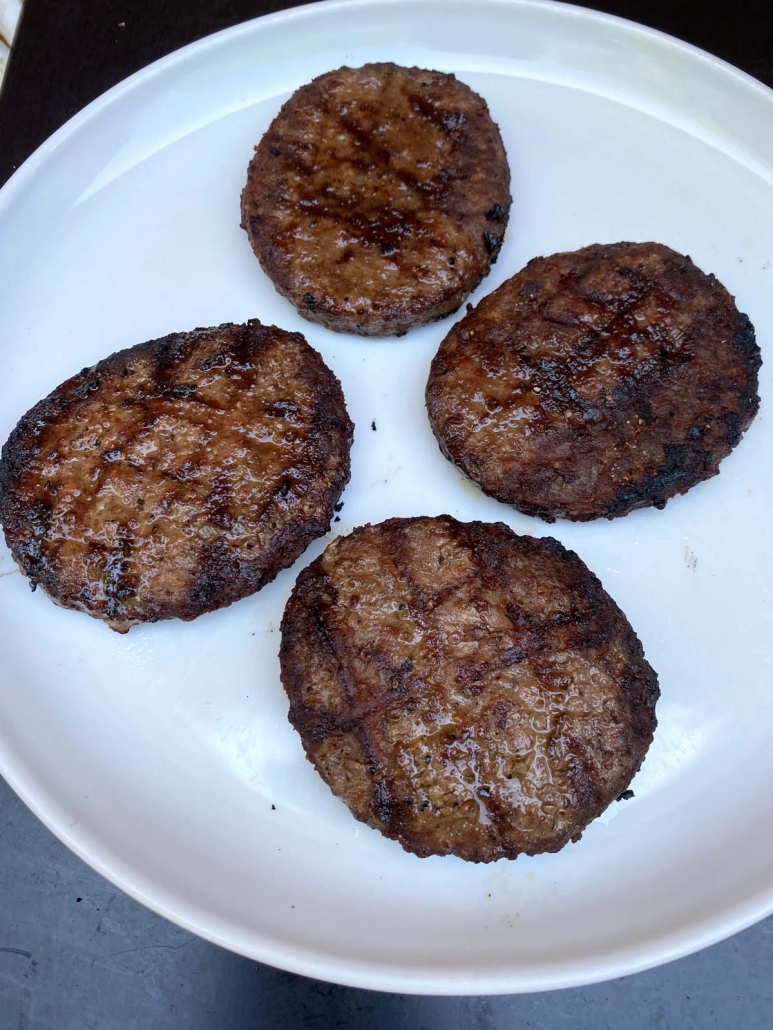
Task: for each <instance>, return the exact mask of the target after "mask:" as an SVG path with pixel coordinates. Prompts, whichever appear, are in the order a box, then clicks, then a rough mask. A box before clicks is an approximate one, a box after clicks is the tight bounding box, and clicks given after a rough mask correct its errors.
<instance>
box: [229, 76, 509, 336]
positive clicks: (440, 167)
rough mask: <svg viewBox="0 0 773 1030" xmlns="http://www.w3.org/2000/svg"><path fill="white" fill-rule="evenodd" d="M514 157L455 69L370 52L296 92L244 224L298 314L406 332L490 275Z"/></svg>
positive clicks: (254, 184)
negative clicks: (373, 58)
mask: <svg viewBox="0 0 773 1030" xmlns="http://www.w3.org/2000/svg"><path fill="white" fill-rule="evenodd" d="M509 185H510V169H509V167H508V163H507V156H506V154H505V150H504V147H503V145H502V139H501V137H500V135H499V130H498V128H497V126H496V125H495V124H494V122H493V121H492V119H491V116H490V114H489V110H488V107H487V106H486V102H485V101H484V100H483V99H482V98H481V97H479V96H478V94H477V93H474V92H473V91H472V90H471V89H470V88H469V86H466V85H465V84H464V83H463V82H459V81H458V79H456V78H455V77H454V76H453V75H446V74H443V73H442V72H436V71H425V70H422V69H420V68H402V67H399V66H398V65H395V64H367V65H365V66H364V67H362V68H339V69H338V70H337V71H333V72H328V73H327V74H325V75H321V76H319V78H316V79H314V80H313V82H310V83H309V84H308V85H306V86H303V87H302V88H301V89H299V90H297V91H296V92H295V93H294V94H293V95H292V97H291V98H290V99H289V100H288V101H287V103H286V104H285V105H284V107H283V108H282V109H281V111H280V112H279V114H278V115H277V117H276V118H275V119H274V121H273V122H272V123H271V125H270V126H269V128H268V130H267V132H266V133H265V135H264V136H263V139H262V140H261V142H260V144H259V146H258V147H257V148H256V152H255V156H254V158H253V159H252V163H251V164H250V167H249V172H248V178H247V185H246V187H245V189H244V192H243V194H242V225H243V227H244V228H245V229H246V231H247V234H248V236H249V239H250V243H251V244H252V248H253V250H254V251H255V254H256V255H257V257H258V259H259V260H260V263H261V265H262V266H263V270H264V271H265V273H266V275H268V276H269V278H270V279H271V280H272V282H273V283H274V285H275V286H276V288H277V290H278V291H279V292H280V293H281V294H282V295H283V296H284V297H287V298H288V299H289V300H290V301H291V302H292V303H293V304H294V305H295V307H296V308H297V309H298V311H299V312H300V313H301V315H303V316H304V318H308V319H310V320H311V321H314V322H320V323H321V324H322V325H324V326H327V327H328V328H329V329H335V330H338V331H341V332H349V333H358V334H360V335H363V336H391V335H398V336H399V335H402V334H403V333H405V332H407V331H408V330H409V329H411V328H412V327H413V326H417V325H424V324H426V323H427V322H433V321H435V320H436V319H439V318H443V317H444V316H446V315H448V314H450V313H451V312H453V311H456V309H457V308H458V307H459V306H460V304H461V303H462V301H463V300H464V299H465V297H467V295H468V294H469V293H470V292H471V291H472V290H474V289H475V287H476V286H477V285H478V283H479V282H480V281H481V279H482V278H483V277H484V276H485V275H487V274H488V272H489V269H490V267H491V264H492V263H493V262H494V261H495V260H496V256H497V254H498V252H499V248H500V247H501V245H502V240H503V238H504V233H505V227H506V225H507V218H508V214H509V211H510V202H511V198H510V189H509Z"/></svg>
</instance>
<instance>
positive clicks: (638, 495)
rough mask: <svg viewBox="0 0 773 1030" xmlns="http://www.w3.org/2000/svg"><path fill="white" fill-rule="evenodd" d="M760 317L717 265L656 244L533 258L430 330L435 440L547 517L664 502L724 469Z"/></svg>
mask: <svg viewBox="0 0 773 1030" xmlns="http://www.w3.org/2000/svg"><path fill="white" fill-rule="evenodd" d="M760 364H761V360H760V350H759V347H758V346H757V344H756V342H755V338H754V329H753V327H752V324H751V322H750V321H749V319H748V318H747V317H746V315H743V314H741V313H740V312H739V311H738V309H737V308H736V306H735V303H734V301H733V298H732V297H731V296H730V294H729V293H728V292H727V290H726V289H725V288H724V286H722V284H721V283H720V282H718V280H717V279H716V278H715V277H714V276H713V275H705V274H704V273H703V272H702V271H701V270H700V269H699V268H696V266H695V265H694V264H693V262H692V261H691V260H690V258H688V257H683V256H682V255H680V254H677V253H675V252H674V251H673V250H670V249H669V248H668V247H664V246H661V245H660V244H657V243H616V244H611V245H595V246H592V247H586V248H585V249H584V250H579V251H576V252H573V253H566V254H555V255H553V256H552V257H547V258H535V259H534V260H533V261H530V262H529V263H528V265H526V267H525V268H524V269H523V270H522V271H521V272H519V273H518V274H517V275H516V276H514V277H513V278H512V279H509V280H508V281H507V282H506V283H504V284H503V285H502V286H500V287H499V289H497V290H495V291H494V292H493V293H492V294H490V295H489V296H488V297H485V298H484V299H483V300H482V301H481V302H480V304H479V305H478V306H477V308H475V310H474V311H472V312H471V313H470V314H468V315H467V317H466V318H463V319H462V320H461V321H460V322H458V323H457V324H456V325H455V326H454V327H453V328H452V329H451V331H450V333H449V334H448V336H447V337H446V338H445V340H444V341H443V343H442V344H441V345H440V349H439V351H438V353H437V355H436V357H435V359H434V361H433V363H432V369H431V372H430V376H429V382H428V384H427V408H428V411H429V417H430V422H431V424H432V428H433V430H434V432H435V435H436V437H437V439H438V441H439V443H440V447H441V449H442V450H443V453H444V454H445V455H446V456H447V457H448V458H450V459H451V461H453V462H454V463H455V464H456V465H458V466H459V468H460V469H462V471H463V472H465V473H466V474H467V475H468V476H469V477H470V478H471V479H473V480H474V481H475V482H476V483H478V484H479V486H480V487H481V488H482V489H483V490H484V491H485V492H486V493H487V494H490V495H491V496H492V497H496V498H497V499H498V500H500V501H505V502H507V503H508V504H512V505H513V506H514V507H516V508H518V510H519V511H522V512H524V513H525V514H527V515H538V516H540V517H541V518H543V519H546V520H547V521H548V522H553V521H555V519H557V518H567V519H575V520H577V521H580V522H584V521H587V520H589V519H596V518H600V517H601V516H606V517H607V518H610V519H611V518H615V517H617V516H620V515H627V514H628V512H630V511H632V510H633V509H634V508H642V507H646V506H648V505H654V506H655V507H656V508H662V507H663V506H664V505H665V503H666V501H667V500H668V498H669V497H672V496H674V494H680V493H685V492H686V491H687V490H689V489H690V488H691V487H692V486H694V485H695V484H696V483H699V482H701V481H702V480H704V479H708V478H709V477H710V476H714V475H716V474H717V472H718V471H719V464H720V462H721V461H722V459H723V458H726V457H727V455H728V454H729V453H730V451H731V450H732V449H733V447H735V446H736V444H737V443H738V442H739V441H740V439H741V436H742V434H743V433H744V432H745V431H746V430H747V429H748V428H749V425H750V424H751V421H752V419H753V418H754V416H755V414H756V412H757V408H758V406H759V398H758V396H757V373H758V370H759V367H760Z"/></svg>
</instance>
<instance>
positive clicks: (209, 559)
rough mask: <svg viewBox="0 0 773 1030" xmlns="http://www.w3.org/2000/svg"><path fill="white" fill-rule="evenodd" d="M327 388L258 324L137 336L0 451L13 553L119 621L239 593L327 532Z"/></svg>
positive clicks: (70, 595) (151, 617)
mask: <svg viewBox="0 0 773 1030" xmlns="http://www.w3.org/2000/svg"><path fill="white" fill-rule="evenodd" d="M351 440H352V424H351V422H350V421H349V417H348V415H347V413H346V407H345V405H344V398H343V394H342V392H341V386H340V384H339V382H338V380H337V379H336V378H335V376H334V375H333V373H332V372H331V371H330V370H329V369H328V368H327V367H326V365H325V364H324V362H323V360H322V358H321V357H320V355H319V354H318V353H317V352H316V351H315V350H312V348H311V347H310V346H309V345H308V343H306V341H305V340H304V338H303V337H302V336H301V335H300V334H299V333H287V332H284V331H283V330H282V329H277V328H275V327H273V326H262V325H261V324H260V323H259V322H258V321H251V322H248V323H247V325H231V324H227V325H221V326H219V327H218V328H215V329H196V330H194V331H193V332H190V333H174V334H172V335H171V336H165V337H164V338H163V339H160V340H151V341H150V342H149V343H142V344H140V345H139V346H137V347H132V348H131V349H129V350H122V351H119V352H118V353H117V354H113V355H112V356H111V357H109V358H106V359H105V360H104V361H101V362H100V363H99V364H98V365H95V366H94V367H93V368H88V369H84V370H83V371H82V372H80V373H79V374H78V375H76V376H74V377H73V378H72V379H69V380H68V381H67V382H66V383H64V384H63V385H62V386H60V387H59V388H58V389H56V390H54V392H53V393H52V394H50V395H49V396H48V397H47V398H46V399H45V400H43V401H41V402H40V403H39V404H36V405H35V407H34V408H32V410H31V411H29V412H27V414H26V415H25V416H24V417H23V418H22V419H21V421H20V422H19V424H18V425H17V426H16V428H15V429H14V431H13V432H12V433H11V436H10V438H9V440H8V442H7V443H6V444H5V446H4V448H3V451H2V459H1V460H0V522H2V524H3V527H4V530H5V538H6V541H7V542H8V546H9V547H10V549H11V551H12V553H13V556H14V558H15V559H16V562H17V563H18V565H19V567H20V568H21V570H22V572H24V573H25V574H26V575H27V576H29V578H30V582H31V585H32V587H33V589H34V588H35V586H36V585H37V584H40V585H41V586H42V587H43V588H44V589H45V591H46V592H47V593H48V594H49V595H50V596H51V597H52V598H53V599H54V600H55V601H57V602H58V603H59V604H62V605H64V606H65V607H66V608H77V609H78V610H79V611H84V612H87V613H88V614H89V615H93V616H95V617H97V618H100V619H104V620H105V621H106V622H107V623H108V624H109V625H110V626H111V627H112V628H113V629H115V630H118V631H120V632H125V631H126V630H128V629H129V628H130V627H131V626H133V625H135V624H136V623H139V622H155V621H156V620H158V619H169V618H173V617H177V618H181V619H186V620H188V619H195V618H196V617H197V616H198V615H201V614H202V613H203V612H208V611H212V610H214V609H215V608H222V607H223V606H224V605H228V604H231V603H232V602H233V601H237V600H239V598H241V597H245V596H246V595H247V594H251V593H254V591H256V590H259V589H260V588H261V587H262V586H264V585H265V584H266V583H268V582H270V581H271V580H272V579H273V578H274V577H275V576H276V574H277V573H278V572H279V571H280V570H281V569H284V568H286V567H287V566H288V565H291V564H292V563H293V562H294V561H295V559H296V558H297V557H298V556H299V555H300V554H301V553H302V552H303V551H304V549H305V548H306V547H307V546H308V544H309V543H310V542H311V541H312V540H314V539H315V538H316V537H318V536H321V535H322V534H324V533H325V532H327V530H328V529H329V526H330V520H331V517H332V514H333V505H334V504H335V503H336V501H337V500H338V497H339V495H340V494H341V491H342V490H343V488H344V486H345V484H346V482H347V481H348V479H349V449H350V446H351Z"/></svg>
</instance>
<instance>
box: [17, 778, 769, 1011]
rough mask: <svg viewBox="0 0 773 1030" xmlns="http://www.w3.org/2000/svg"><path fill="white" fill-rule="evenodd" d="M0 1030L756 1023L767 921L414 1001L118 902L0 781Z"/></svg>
mask: <svg viewBox="0 0 773 1030" xmlns="http://www.w3.org/2000/svg"><path fill="white" fill-rule="evenodd" d="M0 826H2V831H1V836H0V1030H301V1028H303V1030H307V1028H308V1030H328V1028H330V1030H332V1028H336V1030H338V1028H343V1030H519V1028H521V1027H533V1028H535V1030H564V1028H566V1030H618V1028H620V1030H711V1028H715V1027H718V1028H721V1030H769V1028H771V1027H773V965H772V960H773V918H772V919H769V920H766V921H765V922H763V923H761V924H759V925H758V926H756V927H753V928H752V929H750V930H747V931H746V932H745V933H742V934H739V935H738V936H737V937H734V938H732V939H731V940H729V941H725V942H724V943H723V944H719V945H717V946H716V947H714V948H710V949H708V950H707V951H704V952H702V953H700V954H698V955H694V956H692V957H690V958H687V959H683V960H682V961H680V962H676V963H673V964H672V965H670V966H666V967H663V968H661V969H656V970H652V971H651V972H648V973H642V974H640V975H638V976H633V977H628V978H627V979H624V980H618V981H615V982H614V983H609V984H600V985H597V986H595V987H588V988H583V989H578V990H570V991H559V992H555V993H552V994H534V995H526V996H513V997H497V998H415V997H408V996H400V995H387V994H377V993H374V992H370V991H360V990H352V989H350V988H346V987H335V986H332V985H330V984H323V983H318V982H316V981H313V980H306V979H304V978H302V977H298V976H293V975H292V974H289V973H282V972H279V971H277V970H275V969H270V968H269V967H267V966H258V965H256V964H255V963H254V962H250V961H248V960H247V959H243V958H240V957H238V956H236V955H232V954H230V953H229V952H226V951H223V950H221V949H220V948H217V947H215V946H214V945H211V944H208V943H206V942H205V941H202V940H200V939H198V938H196V937H192V936H191V935H190V934H189V933H187V932H186V931H184V930H180V929H178V928H177V927H175V926H172V925H171V924H170V923H168V922H166V921H165V920H163V919H161V918H159V917H158V916H156V915H154V914H153V913H152V912H149V911H148V910H147V909H145V908H143V907H142V906H141V905H138V904H137V903H136V902H134V901H132V900H131V899H129V898H127V897H126V896H125V895H124V894H122V893H121V892H120V891H118V890H116V889H115V888H114V887H112V886H111V885H110V884H109V883H107V882H106V881H105V880H103V879H102V877H100V876H98V875H97V874H96V873H94V872H92V871H91V870H90V869H89V868H88V867H87V866H86V865H84V864H83V862H81V861H80V859H78V858H76V857H75V856H74V855H73V854H71V853H70V852H69V851H68V850H67V849H66V848H65V847H64V846H63V845H62V844H60V843H59V842H58V841H57V840H56V839H55V838H54V837H53V836H52V835H51V834H50V833H49V832H48V830H46V829H45V827H44V826H43V825H42V824H41V823H39V822H38V820H37V819H36V818H35V817H34V816H33V815H32V814H31V813H30V812H29V811H28V810H27V809H26V808H25V807H24V805H22V803H21V802H20V801H19V799H18V798H17V797H16V796H15V795H14V794H13V792H12V791H11V790H10V789H9V787H8V786H7V785H6V784H5V783H3V782H2V781H0Z"/></svg>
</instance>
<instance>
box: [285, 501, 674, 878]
mask: <svg viewBox="0 0 773 1030" xmlns="http://www.w3.org/2000/svg"><path fill="white" fill-rule="evenodd" d="M279 657H280V665H281V676H282V683H283V685H284V687H285V690H286V691H287V695H288V697H289V700H290V711H289V719H290V722H291V723H292V725H293V726H294V727H295V729H296V730H297V731H298V733H299V734H300V736H301V740H302V742H303V746H304V749H305V751H306V755H307V757H308V759H309V761H311V762H312V763H313V764H314V766H315V768H316V769H317V771H318V772H319V774H320V775H321V776H322V777H323V779H324V780H325V781H326V782H327V783H328V785H329V786H330V787H331V789H332V790H333V792H334V793H335V794H337V795H338V796H339V797H340V798H341V799H342V800H343V801H344V802H345V803H346V804H347V805H348V806H349V808H350V809H351V811H352V812H353V814H354V815H355V816H356V817H357V818H358V819H360V820H362V821H363V822H366V823H368V824H369V825H370V826H372V827H374V828H376V829H378V830H380V831H381V832H382V833H384V834H385V835H386V836H387V837H390V838H392V839H394V840H397V841H399V843H400V844H401V845H402V846H403V847H404V848H405V849H406V850H407V851H411V852H413V853H415V854H417V855H419V856H421V857H426V856H428V855H446V854H454V855H457V856H459V857H460V858H463V859H466V860H468V861H472V862H490V861H494V860H496V859H499V858H515V857H517V855H519V854H538V853H541V852H549V851H558V850H559V849H560V848H562V847H563V846H564V845H565V844H566V843H568V842H569V841H570V840H577V839H578V838H579V836H580V834H581V833H582V831H583V829H584V828H585V827H586V826H587V825H588V823H589V822H590V821H591V820H592V819H594V818H596V816H598V815H599V814H600V813H601V812H602V811H603V810H604V809H605V808H606V807H607V805H608V804H609V803H610V802H611V801H613V800H614V799H616V798H617V797H619V796H620V794H621V793H622V792H623V791H624V790H625V789H626V788H627V787H628V785H629V783H630V781H631V779H632V777H633V775H634V774H635V773H636V771H637V770H638V768H639V766H640V765H641V762H642V761H643V759H644V756H645V754H646V752H647V749H648V747H649V745H650V743H651V741H652V735H653V732H654V729H655V726H656V719H655V712H654V708H655V703H656V701H657V698H658V695H659V690H658V684H657V676H656V675H655V673H654V671H653V670H652V668H651V667H650V665H649V664H648V663H647V661H646V659H645V658H644V652H643V649H642V646H641V643H640V642H639V640H638V638H637V637H636V634H635V633H634V632H633V630H632V629H631V626H630V625H629V623H628V621H627V619H626V618H625V616H624V615H623V613H622V612H621V611H620V609H619V608H618V607H617V605H616V604H615V603H614V601H613V600H612V599H611V598H610V597H609V596H608V595H607V594H606V593H605V591H604V589H603V587H602V586H601V583H600V582H599V580H598V579H597V578H596V576H594V575H593V573H591V572H590V571H589V570H588V569H587V567H586V566H585V565H584V563H583V562H582V561H581V560H580V558H578V556H577V555H576V554H574V553H573V552H571V551H567V550H566V549H565V548H564V547H562V545H561V544H560V543H558V541H556V540H553V539H551V538H550V537H546V538H543V539H533V538H531V537H522V536H517V535H516V534H514V533H513V532H512V531H511V530H510V529H509V528H508V527H507V526H504V525H503V524H501V523H496V524H485V523H481V522H472V523H469V524H464V523H460V522H457V521H456V520H455V519H453V518H451V517H450V516H447V515H444V516H440V517H438V518H426V517H423V518H411V519H389V520H388V521H386V522H383V523H381V524H380V525H377V526H364V527H361V528H359V529H356V530H354V532H353V533H352V534H350V535H349V536H347V537H344V538H339V539H337V540H335V541H333V543H331V544H330V545H329V546H328V548H327V549H326V551H325V552H324V554H322V555H321V556H320V557H319V558H317V559H316V560H315V561H314V562H312V563H311V564H310V565H309V566H308V567H307V568H306V569H304V571H303V572H302V573H301V574H300V575H299V577H298V580H297V582H296V585H295V589H294V590H293V593H292V595H291V597H290V600H289V601H288V604H287V607H286V610H285V614H284V618H283V621H282V642H281V649H280V656H279ZM540 763H541V764H540Z"/></svg>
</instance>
